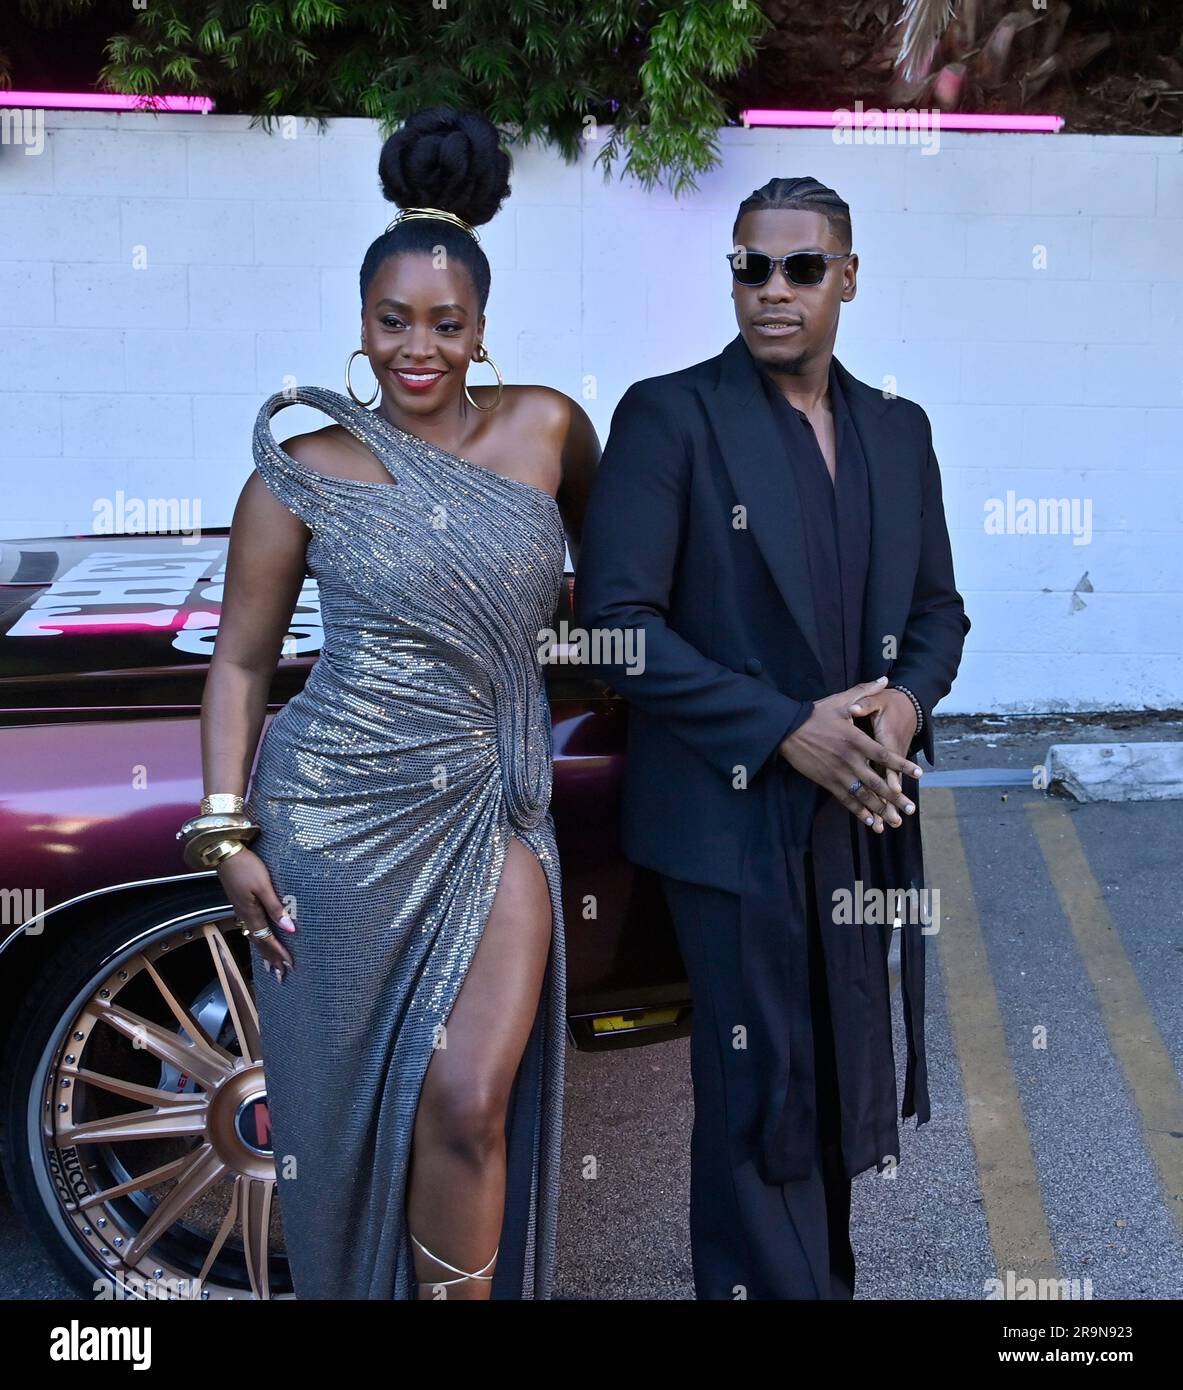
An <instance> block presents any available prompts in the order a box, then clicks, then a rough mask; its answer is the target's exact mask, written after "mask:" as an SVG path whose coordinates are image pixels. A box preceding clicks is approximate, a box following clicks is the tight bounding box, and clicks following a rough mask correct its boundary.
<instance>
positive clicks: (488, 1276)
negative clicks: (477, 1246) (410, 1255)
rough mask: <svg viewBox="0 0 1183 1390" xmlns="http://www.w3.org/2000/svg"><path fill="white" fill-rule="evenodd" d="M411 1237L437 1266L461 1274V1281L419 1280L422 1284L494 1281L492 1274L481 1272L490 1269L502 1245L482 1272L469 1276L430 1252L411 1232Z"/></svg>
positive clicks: (485, 1264) (482, 1268)
mask: <svg viewBox="0 0 1183 1390" xmlns="http://www.w3.org/2000/svg"><path fill="white" fill-rule="evenodd" d="M410 1236H411V1239H412V1240H413V1241H414V1242H415V1244H416V1245H417V1246H418V1247H419V1249H420V1250H422V1251H423V1253H424V1254H425V1255H429V1256H431V1258H432V1259H433V1260H434V1261H435V1262H436V1264H439V1265H443V1267H444V1268H445V1269H450V1270H451V1271H452V1272H453V1273H454V1274H459V1275H460V1278H459V1279H422V1280H419V1282H420V1283H425V1284H426V1283H430V1284H462V1283H463V1282H464V1280H465V1279H492V1277H493V1276H492V1275H491V1274H484V1273H482V1272H481V1271H483V1270H486V1269H488V1268H489V1266H490V1265H491V1264H492V1263H493V1261H494V1260H496V1258H497V1255H498V1252H499V1251H500V1249H501V1246H500V1245H498V1247H497V1249H496V1250H494V1251H493V1259H491V1260H487V1261H486V1262H485V1263H484V1264H483V1265H482V1266H481V1270H480V1271H478V1272H477V1273H475V1274H468V1273H466V1272H465V1271H464V1270H462V1269H457V1268H456V1266H455V1265H450V1264H449V1263H448V1262H447V1260H441V1259H440V1257H439V1256H438V1255H436V1254H434V1253H433V1252H432V1251H430V1250H429V1249H428V1248H427V1246H426V1245H424V1244H423V1242H422V1241H421V1240H420V1239H419V1237H418V1236H417V1235H416V1234H415V1233H414V1231H411V1232H410Z"/></svg>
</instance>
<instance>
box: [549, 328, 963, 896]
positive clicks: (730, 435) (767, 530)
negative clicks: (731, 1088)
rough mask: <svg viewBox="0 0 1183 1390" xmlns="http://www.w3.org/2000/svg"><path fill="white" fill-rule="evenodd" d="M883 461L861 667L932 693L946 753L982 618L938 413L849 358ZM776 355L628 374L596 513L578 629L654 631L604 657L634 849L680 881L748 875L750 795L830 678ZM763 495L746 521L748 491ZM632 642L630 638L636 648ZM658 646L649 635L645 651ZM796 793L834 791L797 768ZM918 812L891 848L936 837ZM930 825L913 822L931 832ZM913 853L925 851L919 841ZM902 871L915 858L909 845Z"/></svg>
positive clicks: (740, 344)
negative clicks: (970, 640) (965, 657)
mask: <svg viewBox="0 0 1183 1390" xmlns="http://www.w3.org/2000/svg"><path fill="white" fill-rule="evenodd" d="M835 370H836V371H837V373H838V374H839V377H840V380H841V384H842V388H843V390H844V392H845V394H846V399H847V401H848V403H849V407H850V413H851V416H852V418H853V421H854V425H855V428H856V429H857V431H858V434H859V438H860V440H861V442H862V446H863V451H864V453H865V455H866V458H867V467H868V472H869V477H870V491H871V555H870V568H869V571H868V575H867V592H866V601H865V605H864V614H865V622H864V627H863V634H862V647H861V656H862V660H861V666H860V670H859V673H858V680H859V681H867V680H874V679H875V678H876V677H877V676H880V675H883V674H885V673H887V674H890V675H891V677H892V678H893V679H897V680H899V681H900V682H901V683H902V684H904V685H906V686H908V688H909V689H910V690H912V691H913V692H914V693H915V695H916V697H917V698H918V699H919V701H920V703H921V705H922V706H923V709H924V716H925V717H924V728H923V730H922V732H921V734H920V735H919V736H918V737H917V738H916V739H915V740H914V741H913V746H912V749H911V750H910V752H911V753H912V754H915V752H916V750H917V748H923V750H924V752H925V754H926V756H927V758H928V761H929V763H930V764H931V763H933V761H934V757H933V745H932V720H931V714H932V710H933V707H934V706H935V705H936V704H937V703H938V702H939V701H940V700H941V699H943V698H944V696H945V695H947V694H948V692H949V690H950V688H951V686H952V684H953V678H954V676H955V675H956V674H957V668H958V665H959V663H960V660H961V651H962V646H963V644H964V641H965V635H966V633H967V632H968V631H969V627H970V623H969V619H968V618H967V617H966V615H965V608H964V604H963V603H962V599H961V595H960V594H959V593H958V592H957V589H956V587H955V585H954V577H953V562H952V556H951V554H950V549H949V536H948V530H947V528H946V525H945V514H944V507H943V505H942V501H941V479H940V471H939V469H938V467H937V460H936V456H935V454H934V453H933V447H932V431H931V428H930V426H929V422H928V417H927V416H926V415H925V413H924V411H923V410H922V409H921V408H920V407H919V406H918V405H916V404H915V403H914V402H912V401H908V400H904V399H902V398H899V397H897V398H894V399H885V398H884V396H883V394H882V392H880V391H878V390H876V389H875V388H873V387H871V386H868V385H866V384H865V383H864V382H861V381H858V380H856V379H855V378H854V377H852V376H851V375H850V373H849V372H847V371H846V370H845V368H843V367H842V365H841V364H840V363H838V362H837V361H835ZM783 458H784V453H783V446H782V443H781V439H780V436H779V434H778V432H777V425H776V421H775V420H774V418H773V415H772V411H771V408H770V406H769V403H768V401H767V400H766V398H765V396H764V391H763V387H762V384H761V379H760V374H759V370H758V369H757V367H756V365H755V363H754V361H753V359H752V357H751V354H750V353H749V352H748V349H747V346H746V345H745V343H744V341H743V339H742V337H740V336H739V335H738V334H737V335H736V337H735V338H734V339H733V340H732V341H731V342H730V343H729V344H728V345H727V347H726V348H724V350H723V351H722V352H721V353H719V354H718V355H717V356H715V357H712V358H709V359H708V360H707V361H705V362H699V363H696V364H695V365H694V366H692V367H686V368H684V369H683V370H681V371H677V372H671V373H669V374H668V375H665V376H658V377H650V378H648V379H646V380H644V381H639V382H637V383H636V384H635V385H633V386H630V387H629V389H628V390H627V391H626V392H625V394H624V396H623V398H622V399H621V401H620V403H619V405H618V406H617V407H616V411H615V413H614V415H613V417H612V428H611V433H610V435H609V438H608V443H607V445H606V447H605V451H604V455H603V458H602V460H601V463H600V467H599V470H598V474H597V478H596V481H595V484H594V486H593V489H592V494H591V498H590V501H589V503H588V510H587V514H586V517H585V519H584V526H583V537H582V544H581V553H580V559H579V566H578V572H577V574H576V578H575V619H576V623H577V625H578V626H579V627H581V628H585V629H588V630H589V631H590V630H592V629H602V630H607V631H609V632H611V631H617V632H621V631H624V630H627V629H630V628H631V629H636V630H637V633H638V637H637V638H636V639H635V640H637V641H638V642H640V641H641V640H642V639H641V637H640V634H643V643H644V646H643V653H644V670H643V672H641V673H637V672H634V673H632V674H628V667H627V664H626V663H625V662H624V661H623V660H616V659H614V657H615V656H616V655H622V653H616V654H611V653H606V652H602V653H601V656H603V658H604V659H603V660H601V661H599V662H597V663H596V664H595V665H593V667H592V669H593V672H594V674H596V675H598V676H600V677H601V678H602V679H604V680H605V681H607V682H608V683H609V684H610V685H611V686H612V687H613V688H615V689H616V690H617V691H618V692H619V693H620V694H621V695H622V696H624V697H625V698H626V699H627V700H628V701H629V702H630V710H629V730H628V755H627V764H626V769H625V780H624V788H623V800H622V807H621V832H622V840H623V845H624V849H625V852H626V854H628V856H629V857H630V858H631V859H632V860H633V861H634V862H636V863H638V864H642V865H645V866H648V867H650V868H653V869H657V870H659V871H660V872H662V873H665V874H668V875H670V876H672V877H675V878H683V879H687V880H689V881H691V882H697V883H707V884H712V885H714V886H716V887H719V888H723V889H726V890H728V891H731V892H738V891H739V889H740V865H741V860H742V855H743V849H744V844H745V839H746V836H747V834H748V832H749V830H750V828H751V821H752V816H753V814H755V812H756V810H757V808H758V807H759V805H760V804H761V801H760V799H759V798H756V797H752V796H750V795H745V794H744V783H745V780H746V784H747V786H748V787H750V786H751V784H752V782H753V781H754V780H755V779H756V778H757V777H759V775H760V773H761V770H762V769H763V768H764V767H765V766H766V765H767V764H768V763H769V761H770V760H771V759H772V758H774V757H775V756H776V750H777V747H778V745H779V743H780V741H781V739H782V738H783V737H784V735H785V733H786V732H787V730H788V728H789V726H790V725H791V724H792V722H793V720H794V719H795V717H796V716H797V715H798V714H799V713H800V711H801V707H802V702H804V701H810V700H816V699H820V698H822V697H823V696H826V695H832V694H835V693H836V692H835V691H832V690H827V689H826V688H825V684H824V681H823V677H822V669H821V662H820V658H819V656H818V639H817V622H816V617H815V614H814V611H813V604H812V601H811V595H810V580H809V571H808V567H807V562H806V556H805V551H804V546H803V542H802V531H801V526H802V519H801V513H800V507H799V504H798V501H797V495H796V487H795V485H794V483H793V479H792V477H791V476H790V475H789V474H788V473H787V472H786V471H785V467H784V464H783ZM737 507H739V508H744V509H746V523H747V524H746V526H743V525H740V526H736V525H734V524H733V519H734V518H735V517H737V516H740V517H741V518H742V516H743V513H742V512H738V513H737V511H736V508H737ZM624 650H627V649H624ZM638 650H640V648H638ZM790 771H791V772H792V777H793V778H794V779H795V783H796V784H797V785H795V786H794V792H795V793H798V792H799V795H800V797H801V798H802V799H803V804H804V798H806V797H813V796H815V795H816V792H817V789H816V786H815V784H814V783H812V782H810V781H808V779H806V778H804V777H802V776H801V775H800V774H799V773H797V772H795V771H792V770H791V769H790ZM918 819H919V817H918V816H917V817H915V818H914V817H905V818H904V820H905V824H904V826H903V827H900V828H898V829H895V830H892V829H888V830H886V831H885V832H884V834H885V836H892V837H893V838H894V842H893V845H892V849H893V852H896V851H901V852H902V851H904V850H905V848H907V849H915V851H916V852H917V853H918V852H919V841H918V833H919V825H918ZM914 837H915V838H914ZM908 858H909V860H910V855H909V856H908ZM899 878H900V880H901V883H902V884H906V883H908V882H910V881H912V882H914V881H917V868H916V865H915V863H905V862H904V861H903V860H901V861H900V862H899Z"/></svg>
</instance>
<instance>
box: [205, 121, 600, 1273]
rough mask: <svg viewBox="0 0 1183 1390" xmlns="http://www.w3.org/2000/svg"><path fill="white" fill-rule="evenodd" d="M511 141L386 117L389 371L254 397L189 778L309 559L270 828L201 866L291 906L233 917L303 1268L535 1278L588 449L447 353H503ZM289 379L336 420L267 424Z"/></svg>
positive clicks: (523, 392) (380, 322) (374, 251)
mask: <svg viewBox="0 0 1183 1390" xmlns="http://www.w3.org/2000/svg"><path fill="white" fill-rule="evenodd" d="M508 170H509V161H508V156H507V155H506V154H505V153H504V151H502V150H501V149H500V147H499V144H498V137H497V132H496V130H495V128H494V127H493V126H492V125H491V124H490V123H489V122H488V121H486V120H484V118H483V117H479V116H475V115H472V114H470V113H455V112H449V111H446V110H439V109H437V110H432V111H428V112H423V113H420V114H419V115H418V116H416V117H413V118H412V119H411V120H410V121H408V122H407V123H406V124H405V125H404V126H403V127H402V129H401V130H400V131H399V132H398V133H396V134H395V135H393V136H391V138H390V139H389V140H388V141H387V142H386V145H385V146H384V147H383V151H382V155H381V158H380V161H379V173H380V176H381V178H382V182H383V185H384V188H385V191H386V196H387V197H388V198H390V199H391V200H392V201H395V202H397V203H398V204H399V205H400V207H402V209H403V212H402V213H401V214H400V217H399V218H396V219H395V222H394V223H392V224H391V227H390V228H388V229H387V232H386V234H384V235H383V236H381V237H379V238H378V239H377V240H376V241H375V242H374V244H373V245H372V246H371V247H370V249H369V251H368V252H367V255H366V259H365V261H364V262H363V266H362V271H361V288H362V301H363V302H362V349H361V351H362V352H363V353H364V354H365V355H366V356H367V358H368V360H369V363H370V366H371V367H372V369H373V373H374V376H375V377H376V379H377V382H378V386H379V388H380V389H379V391H378V392H376V393H375V394H376V395H377V396H380V404H379V405H378V407H377V408H376V409H370V408H369V405H370V402H359V401H358V398H357V397H356V396H354V394H353V385H352V384H351V383H350V381H349V377H348V374H347V377H346V383H347V386H348V388H349V395H343V394H341V393H339V392H336V391H331V390H328V389H325V388H319V387H300V388H296V389H294V390H288V391H285V392H280V393H276V394H275V395H273V396H271V397H270V398H269V399H268V400H267V401H265V402H264V404H263V406H262V409H261V410H260V411H259V415H258V419H257V421H256V425H255V433H254V461H255V468H256V474H255V475H254V476H253V477H252V478H251V479H250V481H248V483H247V486H246V487H245V489H244V491H243V495H242V498H241V499H240V501H239V504H238V508H237V510H236V512H235V518H234V524H233V527H232V530H231V538H230V551H229V559H228V568H227V577H226V590H225V598H224V603H223V616H222V625H221V630H220V635H219V638H218V643H217V648H216V650H215V654H214V658H213V662H212V665H211V670H210V675H209V679H208V683H207V690H206V698H205V703H204V708H203V750H204V762H205V782H206V792H207V795H208V794H213V793H226V792H230V793H232V794H233V793H235V792H241V791H242V789H243V787H244V785H245V783H246V779H247V776H248V773H249V771H250V765H251V758H252V754H253V752H254V749H255V746H256V743H257V740H258V735H259V731H260V729H261V727H262V723H263V718H264V711H265V703H266V695H267V688H268V684H269V680H270V677H271V674H272V673H273V670H274V666H275V661H276V659H277V656H278V654H279V649H280V644H281V642H282V638H283V636H284V633H285V632H286V630H287V623H288V620H289V619H290V617H291V613H292V609H293V607H294V603H295V598H296V594H297V592H298V589H299V586H300V583H301V582H302V580H303V578H304V573H305V564H306V565H307V570H308V572H309V573H311V574H312V575H313V576H314V577H315V578H316V580H317V584H318V587H319V590H320V599H321V604H322V610H323V616H324V627H325V641H324V647H323V651H322V654H321V656H320V658H319V660H318V661H317V662H316V664H315V666H314V667H313V669H312V672H311V675H310V677H309V679H308V681H307V684H306V685H305V686H304V688H303V689H302V690H301V691H300V693H299V694H298V695H296V696H295V697H294V698H293V699H292V700H291V701H289V702H288V704H287V705H286V706H285V707H284V708H283V709H282V710H281V711H280V712H279V714H278V715H277V716H276V717H275V719H274V720H273V721H272V723H271V725H270V726H269V728H268V729H267V732H266V735H265V736H264V738H263V742H262V747H261V749H260V750H259V756H258V762H257V766H256V768H255V771H254V775H253V778H252V779H251V782H250V793H249V797H248V798H247V800H246V811H247V813H248V814H249V815H250V817H251V819H252V820H254V822H255V823H256V824H258V825H259V826H260V827H261V831H260V834H259V835H258V838H257V839H255V840H254V841H253V843H252V845H251V848H250V850H249V851H247V850H244V851H240V852H238V853H236V854H234V855H233V856H232V857H230V858H227V859H226V860H225V861H224V863H223V864H221V865H219V868H218V872H219V875H220V877H221V880H222V883H223V885H224V887H225V889H226V892H227V894H228V896H229V898H230V900H231V902H232V903H233V905H234V907H235V909H236V911H237V913H238V915H239V917H240V918H241V919H242V921H243V922H244V923H245V924H246V926H247V927H248V928H256V929H262V928H264V927H266V925H268V924H272V925H273V927H278V928H279V930H278V931H273V934H272V935H268V936H263V937H256V936H254V935H252V936H251V950H252V955H253V961H254V965H255V971H254V978H255V991H256V1002H257V1007H258V1013H259V1024H260V1036H261V1046H262V1051H263V1059H264V1063H265V1068H266V1076H267V1086H268V1105H269V1110H270V1123H271V1139H272V1147H273V1151H274V1154H275V1162H276V1174H277V1186H276V1192H277V1195H278V1200H279V1207H280V1213H281V1216H282V1221H283V1232H284V1239H285V1245H286V1248H287V1254H288V1259H289V1263H290V1268H291V1273H292V1280H293V1287H294V1291H295V1294H296V1297H297V1298H355V1299H385V1298H399V1299H406V1298H415V1297H418V1298H421V1299H422V1298H440V1297H451V1298H457V1297H458V1298H487V1297H494V1298H546V1297H549V1296H550V1292H551V1287H552V1278H553V1265H554V1248H555V1218H556V1209H557V1204H558V1188H559V1173H558V1162H559V1135H560V1124H561V1113H562V1091H563V1070H564V1068H563V1052H564V1047H565V1012H566V1000H565V969H564V962H565V953H564V936H563V915H562V899H561V886H560V878H559V861H558V855H557V850H556V846H555V835H554V824H553V820H552V818H551V814H550V811H549V799H550V791H551V767H552V764H551V753H552V749H551V731H550V712H549V707H548V705H547V699H546V691H545V684H544V680H543V673H542V668H541V666H540V664H539V660H538V655H537V653H538V649H539V636H538V634H539V633H540V631H542V630H543V629H546V628H547V627H549V626H550V625H551V621H552V618H553V615H554V612H555V608H556V604H557V602H558V597H559V591H560V585H561V584H562V582H563V569H564V551H565V548H566V547H567V546H568V545H569V547H570V549H571V553H572V556H573V557H574V556H575V555H576V554H577V547H578V533H579V526H580V521H581V517H582V512H583V505H584V500H585V498H586V495H587V490H588V487H589V485H590V480H591V476H592V473H593V471H594V468H595V463H596V459H597V458H598V452H599V451H598V445H597V443H596V439H595V432H594V430H593V429H592V427H591V424H590V422H589V421H588V419H587V416H586V415H585V414H584V413H583V411H582V410H581V409H580V407H579V406H578V405H577V404H576V403H575V402H573V401H571V400H569V399H568V398H567V397H566V396H563V395H561V394H560V393H559V392H556V391H551V390H549V389H548V388H544V387H530V386H519V387H507V388H504V390H503V389H502V386H501V383H500V373H498V385H497V387H496V388H493V387H478V388H472V389H475V390H477V391H479V392H480V398H479V399H477V398H474V397H473V395H472V393H471V390H470V388H468V387H467V386H466V384H465V374H466V371H467V368H468V366H469V364H470V363H471V362H473V361H477V362H480V361H486V360H489V361H491V359H489V358H488V357H487V354H486V353H485V351H484V348H483V337H484V326H485V320H484V305H485V299H486V297H487V294H488V288H489V269H488V262H487V260H486V259H485V257H484V254H483V252H481V251H480V249H479V246H478V244H477V238H476V233H475V232H474V231H473V230H472V228H473V225H474V224H479V223H481V222H484V221H487V220H488V219H489V218H490V217H492V215H493V213H494V212H495V211H496V210H497V208H498V206H499V205H500V203H501V201H502V199H503V198H504V197H505V195H506V193H508V191H509V186H508V182H507V174H508ZM441 251H442V254H441ZM357 355H358V354H356V353H355V354H354V357H356V356H357ZM350 361H351V363H352V362H353V358H351V359H350ZM494 369H495V368H494ZM495 370H496V369H495ZM373 399H374V397H371V401H372V400H373ZM294 401H298V402H300V403H303V404H307V405H311V406H315V407H317V408H318V409H319V410H322V411H324V412H325V413H326V414H328V415H329V416H331V417H332V418H333V421H334V422H335V423H333V424H331V425H329V426H327V427H326V428H324V429H321V430H317V431H314V432H310V433H308V434H304V435H299V436H297V437H296V438H295V439H289V440H287V441H286V443H285V444H284V445H283V446H281V445H280V444H278V443H277V442H276V439H275V437H274V435H273V433H272V429H271V420H272V417H273V416H274V415H275V413H276V412H277V411H278V410H280V409H282V407H283V406H285V405H287V404H290V403H292V402H294ZM560 504H561V510H560ZM293 919H294V921H293ZM293 928H294V930H293Z"/></svg>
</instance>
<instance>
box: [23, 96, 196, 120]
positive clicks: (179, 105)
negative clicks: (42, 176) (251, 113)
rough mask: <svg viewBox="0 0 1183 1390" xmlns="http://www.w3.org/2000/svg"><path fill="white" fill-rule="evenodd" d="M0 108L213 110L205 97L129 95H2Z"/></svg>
mask: <svg viewBox="0 0 1183 1390" xmlns="http://www.w3.org/2000/svg"><path fill="white" fill-rule="evenodd" d="M0 106H52V107H59V108H63V109H66V110H78V111H145V110H147V111H200V112H201V114H202V115H203V116H204V115H205V114H206V113H207V112H209V111H212V110H213V109H214V104H213V102H212V101H211V100H210V99H209V97H186V96H175V97H162V96H142V97H141V96H135V95H134V94H133V93H131V92H5V91H0Z"/></svg>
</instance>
